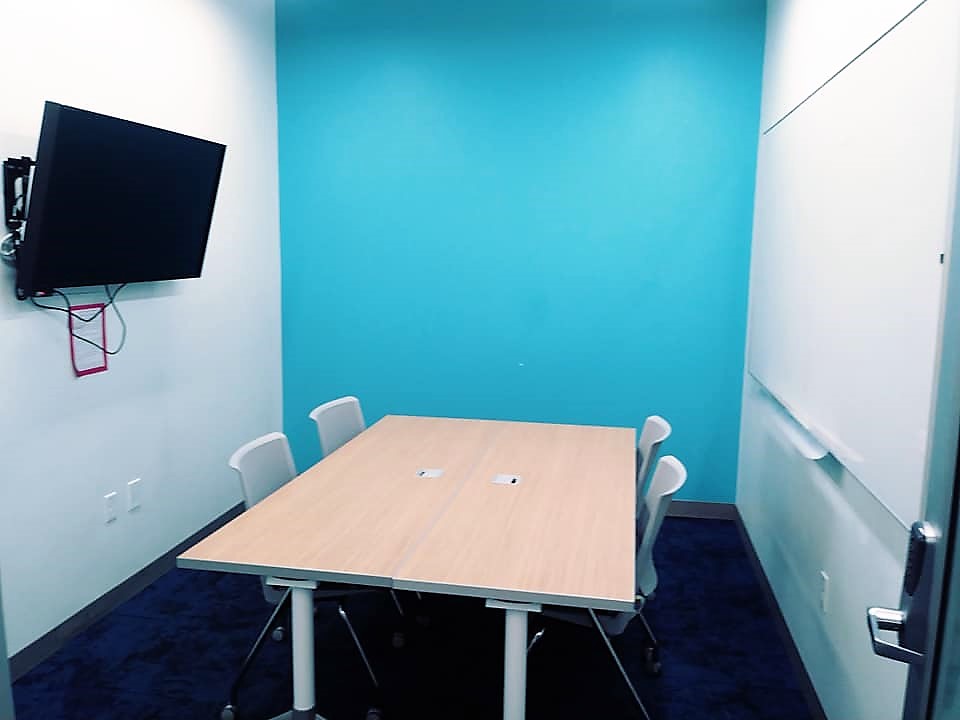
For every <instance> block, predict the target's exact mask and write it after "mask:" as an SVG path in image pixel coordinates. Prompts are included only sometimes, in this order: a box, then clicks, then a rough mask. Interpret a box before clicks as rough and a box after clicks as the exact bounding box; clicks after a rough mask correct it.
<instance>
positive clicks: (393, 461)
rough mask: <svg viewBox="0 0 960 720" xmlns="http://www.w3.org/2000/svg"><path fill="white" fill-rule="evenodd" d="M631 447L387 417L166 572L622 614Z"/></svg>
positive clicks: (628, 602) (492, 424)
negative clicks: (348, 585)
mask: <svg viewBox="0 0 960 720" xmlns="http://www.w3.org/2000/svg"><path fill="white" fill-rule="evenodd" d="M634 447H635V446H634V430H632V429H628V428H600V427H588V426H574V425H548V424H540V423H515V422H501V421H490V420H459V419H450V418H427V417H410V416H395V415H388V416H386V417H384V418H383V419H382V420H380V421H379V422H377V423H376V424H374V425H372V426H371V427H370V428H368V429H367V430H365V431H364V432H363V433H361V434H360V435H358V436H357V437H356V438H354V439H353V440H351V441H350V442H348V443H347V444H345V445H344V446H343V447H341V448H340V449H338V450H337V451H336V452H334V453H331V454H330V456H328V457H327V458H325V459H324V460H323V461H321V462H320V463H317V464H316V465H314V466H313V467H312V468H310V469H309V470H307V471H306V472H304V473H303V474H301V475H300V476H298V477H297V478H296V479H294V480H293V481H291V482H290V483H288V484H286V485H284V486H283V487H282V488H281V489H280V490H278V491H277V492H275V493H273V494H272V495H270V496H269V497H267V498H266V499H264V500H263V501H262V502H260V503H258V504H257V505H256V506H255V507H253V508H251V509H250V510H247V511H246V512H244V513H243V514H242V515H240V516H239V517H237V518H236V519H234V520H232V521H231V522H229V523H228V524H227V525H225V526H224V527H222V528H220V529H219V530H217V531H216V532H214V533H213V534H211V535H210V536H208V537H207V538H205V539H204V540H202V541H200V542H199V543H197V544H196V545H195V546H193V547H192V548H190V549H189V550H188V551H187V552H185V553H183V554H182V555H181V556H180V557H179V558H178V564H179V565H180V566H181V567H187V568H197V569H206V570H222V571H227V572H242V573H251V574H257V575H277V576H282V577H288V578H295V579H310V580H321V581H339V582H354V583H358V584H363V585H381V586H394V587H397V588H405V589H416V590H424V591H428V592H441V593H449V594H467V595H476V596H480V597H486V598H495V599H502V600H516V601H530V602H551V603H558V604H565V605H580V606H589V607H595V608H609V609H628V608H632V607H633V595H634V504H635V496H634V493H635V480H634V472H635V471H634ZM432 468H437V469H442V470H443V474H442V475H441V476H440V477H422V476H420V475H419V474H418V472H419V471H420V470H423V469H432ZM498 473H499V474H506V475H508V476H509V477H507V478H505V479H507V480H508V481H509V479H510V478H512V477H513V476H514V475H515V476H517V477H519V482H517V483H516V484H512V483H509V482H507V484H495V483H493V482H492V480H493V477H494V476H495V475H497V474H498Z"/></svg>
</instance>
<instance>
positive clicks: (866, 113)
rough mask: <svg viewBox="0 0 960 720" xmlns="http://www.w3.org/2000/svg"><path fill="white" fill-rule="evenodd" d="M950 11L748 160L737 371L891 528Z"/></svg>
mask: <svg viewBox="0 0 960 720" xmlns="http://www.w3.org/2000/svg"><path fill="white" fill-rule="evenodd" d="M957 6H958V3H955V2H950V1H948V0H929V1H928V2H927V3H926V5H924V6H923V7H921V8H920V9H919V10H918V11H917V12H916V13H914V15H913V16H911V17H910V18H909V19H908V20H907V21H905V22H904V23H903V24H902V25H901V26H900V27H898V28H897V29H896V30H894V31H893V32H891V33H890V35H888V36H887V37H886V38H885V39H883V40H882V41H880V42H879V43H878V44H877V45H876V46H875V47H874V48H872V49H871V50H870V51H869V52H867V53H866V54H865V55H864V56H863V57H861V58H860V59H859V60H858V61H857V62H855V63H854V64H853V65H851V66H850V67H849V68H847V70H845V71H844V72H843V73H841V74H840V75H839V76H837V77H836V78H835V79H834V80H833V81H832V82H830V83H829V84H828V85H827V86H826V87H824V88H823V89H822V90H821V91H820V92H819V93H818V94H817V95H815V96H814V97H813V98H812V99H811V100H809V101H808V102H807V103H806V104H805V105H803V106H802V107H801V108H800V109H799V110H798V111H797V112H795V113H794V114H793V115H792V116H790V117H789V118H787V119H786V120H785V121H784V122H783V123H781V124H780V125H778V126H777V127H776V128H774V129H773V130H772V131H771V132H770V133H768V134H767V135H765V136H763V137H762V139H761V142H760V149H759V157H758V171H757V191H756V192H757V194H756V209H755V217H754V246H753V255H752V267H751V291H750V292H751V298H750V326H749V327H750V329H749V345H748V347H749V350H748V359H747V363H748V369H749V371H750V373H751V374H752V375H753V376H754V377H755V378H756V379H757V380H758V381H759V382H760V383H762V384H763V385H764V386H765V387H766V388H767V389H768V390H769V391H770V392H771V393H772V394H773V395H774V396H775V397H776V398H777V399H779V400H780V401H781V403H783V404H784V405H785V406H786V407H787V408H788V409H790V410H791V411H792V413H793V414H794V415H795V416H796V417H797V419H798V420H799V421H800V422H801V424H803V425H805V426H807V427H808V429H809V430H811V432H812V434H813V435H814V437H816V438H817V439H818V440H819V441H820V442H821V443H823V445H824V446H825V447H827V448H828V449H829V450H831V452H832V453H833V454H834V455H835V456H836V457H837V459H838V460H840V462H842V463H843V464H844V465H845V466H846V467H847V469H849V470H850V472H851V473H852V474H853V475H854V476H856V478H857V479H859V480H860V481H861V482H862V483H863V484H864V485H865V486H866V487H867V488H868V489H869V490H870V491H871V492H872V493H873V494H874V495H875V496H876V497H877V498H878V499H879V500H880V501H881V502H882V503H884V504H885V505H886V506H887V507H888V508H889V509H890V510H892V511H893V512H894V513H895V514H896V515H897V516H898V517H899V518H900V519H901V520H902V521H904V522H905V523H909V522H912V521H913V520H914V519H916V518H917V517H918V516H919V513H920V509H921V507H920V503H921V499H922V494H923V484H924V467H925V460H926V445H927V436H928V431H929V423H930V410H931V404H932V399H933V385H934V371H935V363H936V357H937V336H938V327H939V318H940V294H941V289H942V282H943V275H944V267H945V266H944V265H943V264H942V263H941V257H940V255H941V253H945V252H946V249H947V243H948V240H949V238H950V232H951V228H952V220H953V218H952V212H953V202H952V196H953V193H954V188H955V174H956V162H957V161H956V155H955V136H956V130H957V111H956V102H957V90H956V89H957V87H960V85H958V80H960V78H958V67H960V57H958V50H957V47H958V45H960V43H957V42H956V39H955V38H956V36H957V31H958V29H960V22H958V17H960V13H958V11H957Z"/></svg>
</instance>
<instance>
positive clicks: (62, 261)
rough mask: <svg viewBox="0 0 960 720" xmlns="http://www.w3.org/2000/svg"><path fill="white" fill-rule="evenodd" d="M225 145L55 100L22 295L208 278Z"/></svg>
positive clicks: (30, 223) (20, 266)
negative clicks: (204, 271) (203, 272)
mask: <svg viewBox="0 0 960 720" xmlns="http://www.w3.org/2000/svg"><path fill="white" fill-rule="evenodd" d="M225 150H226V147H225V146H224V145H221V144H219V143H215V142H210V141H207V140H201V139H199V138H195V137H190V136H188V135H181V134H180V133H175V132H171V131H169V130H161V129H159V128H155V127H150V126H148V125H141V124H139V123H135V122H130V121H128V120H121V119H119V118H115V117H110V116H107V115H100V114H98V113H94V112H88V111H86V110H79V109H77V108H73V107H67V106H65V105H59V104H57V103H53V102H47V103H46V104H45V106H44V111H43V125H42V127H41V129H40V143H39V147H38V149H37V160H36V163H37V164H36V169H35V171H34V177H33V185H32V187H31V190H30V197H29V199H30V203H29V209H28V212H27V223H26V228H25V233H24V237H23V242H22V243H21V245H20V247H19V248H18V251H17V291H18V295H20V296H21V297H27V296H30V295H34V294H36V293H42V292H45V291H49V290H53V289H55V288H67V287H79V286H86V285H107V284H114V283H132V282H145V281H154V280H174V279H178V278H191V277H199V276H200V271H201V269H202V268H203V257H204V253H205V251H206V246H207V235H208V234H209V231H210V222H211V219H212V217H213V206H214V201H215V199H216V196H217V186H218V184H219V181H220V170H221V168H222V167H223V157H224V152H225Z"/></svg>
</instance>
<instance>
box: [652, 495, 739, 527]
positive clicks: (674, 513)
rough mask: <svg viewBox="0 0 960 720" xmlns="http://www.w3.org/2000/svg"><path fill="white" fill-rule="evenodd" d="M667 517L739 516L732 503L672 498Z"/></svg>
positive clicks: (724, 517) (718, 518) (725, 517)
mask: <svg viewBox="0 0 960 720" xmlns="http://www.w3.org/2000/svg"><path fill="white" fill-rule="evenodd" d="M667 516H668V517H682V518H697V519H700V520H733V521H734V522H736V520H737V519H738V518H739V517H740V515H739V514H738V513H737V506H736V505H734V504H733V503H720V502H697V501H695V500H674V501H672V502H671V503H670V505H669V506H668V507H667Z"/></svg>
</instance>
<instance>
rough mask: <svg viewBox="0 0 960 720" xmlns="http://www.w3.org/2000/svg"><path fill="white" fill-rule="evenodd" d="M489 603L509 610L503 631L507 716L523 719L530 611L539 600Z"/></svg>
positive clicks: (536, 608)
mask: <svg viewBox="0 0 960 720" xmlns="http://www.w3.org/2000/svg"><path fill="white" fill-rule="evenodd" d="M487 607H489V608H497V609H500V610H504V611H505V616H504V631H503V720H523V718H524V715H525V714H526V699H527V614H528V613H531V612H540V609H541V608H540V605H538V604H536V603H513V602H504V601H501V600H487Z"/></svg>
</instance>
